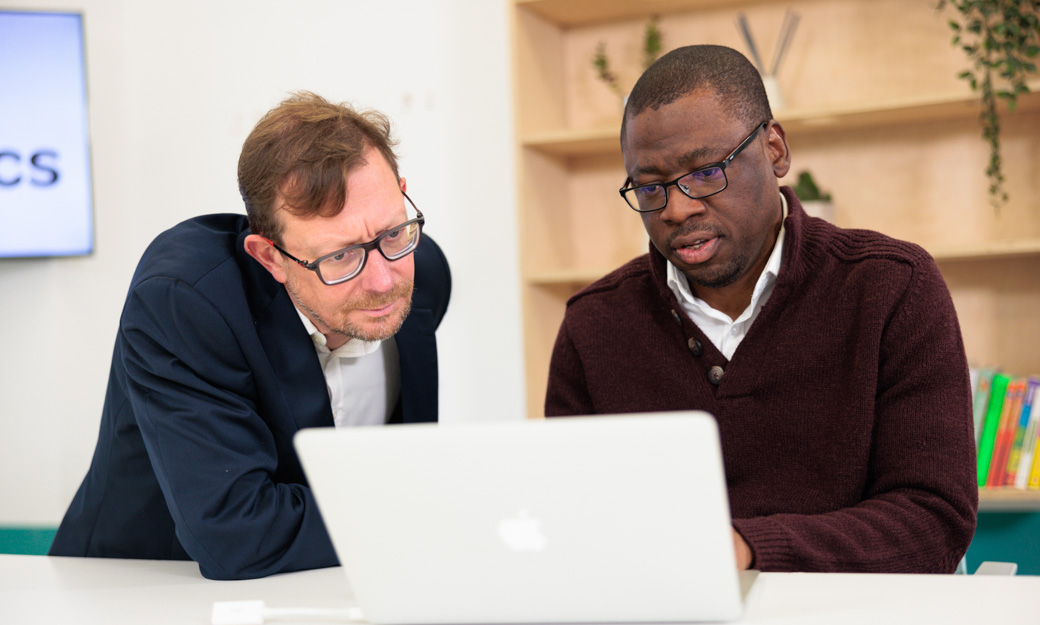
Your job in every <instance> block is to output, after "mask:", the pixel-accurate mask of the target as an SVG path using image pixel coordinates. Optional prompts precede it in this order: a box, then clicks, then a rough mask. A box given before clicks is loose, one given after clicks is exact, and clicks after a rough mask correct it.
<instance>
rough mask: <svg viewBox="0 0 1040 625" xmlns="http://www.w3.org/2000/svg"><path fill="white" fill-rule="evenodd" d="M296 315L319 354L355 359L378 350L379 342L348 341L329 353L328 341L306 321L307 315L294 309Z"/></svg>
mask: <svg viewBox="0 0 1040 625" xmlns="http://www.w3.org/2000/svg"><path fill="white" fill-rule="evenodd" d="M296 314H297V315H299V316H300V321H302V322H303V327H304V328H305V329H306V330H307V334H308V335H310V337H311V341H313V342H314V347H315V348H316V349H317V350H318V352H320V353H328V354H332V355H335V356H337V357H340V358H357V357H360V356H366V355H368V354H371V353H373V352H375V351H376V350H378V349H379V344H380V343H381V341H363V340H361V339H350V340H349V341H347V342H346V343H344V344H343V345H340V346H339V347H338V348H336V349H335V350H333V351H329V348H328V347H326V343H328V339H326V338H325V335H324V334H322V333H321V331H319V330H318V328H317V327H315V325H314V324H313V323H311V320H310V319H308V318H307V315H305V314H303V312H301V311H300V309H299V308H297V309H296Z"/></svg>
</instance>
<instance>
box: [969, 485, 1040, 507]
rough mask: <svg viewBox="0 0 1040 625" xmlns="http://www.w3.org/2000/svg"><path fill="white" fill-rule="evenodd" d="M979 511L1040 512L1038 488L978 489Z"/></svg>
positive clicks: (1039, 491) (1039, 492)
mask: <svg viewBox="0 0 1040 625" xmlns="http://www.w3.org/2000/svg"><path fill="white" fill-rule="evenodd" d="M979 511H980V512H1031V511H1033V512H1040V490H1021V489H1017V488H999V489H998V488H986V489H983V490H980V491H979Z"/></svg>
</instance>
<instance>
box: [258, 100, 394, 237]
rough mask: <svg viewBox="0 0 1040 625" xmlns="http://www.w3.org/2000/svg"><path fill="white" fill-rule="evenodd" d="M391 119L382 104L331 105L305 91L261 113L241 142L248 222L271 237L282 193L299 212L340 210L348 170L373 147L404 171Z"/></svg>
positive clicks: (291, 208)
mask: <svg viewBox="0 0 1040 625" xmlns="http://www.w3.org/2000/svg"><path fill="white" fill-rule="evenodd" d="M395 144H396V141H395V140H394V139H393V137H392V136H391V134H390V120H389V119H388V118H387V117H386V116H385V115H383V114H382V113H379V112H378V111H359V110H357V109H355V108H354V107H352V106H350V105H349V104H346V103H340V104H334V103H331V102H329V101H328V100H326V99H325V98H322V97H321V96H319V95H316V94H313V93H310V92H308V91H301V92H298V93H294V94H292V95H291V96H290V97H289V98H287V99H285V100H283V101H282V102H281V103H280V104H279V105H278V106H276V107H274V108H273V109H271V110H270V111H268V112H267V114H266V115H264V116H263V117H262V118H261V119H260V121H259V122H257V124H256V127H255V128H253V131H252V132H250V133H249V136H248V137H247V138H246V140H245V143H244V144H243V145H242V154H241V156H240V157H239V159H238V187H239V191H240V192H241V194H242V200H243V201H244V202H245V204H246V215H247V216H248V218H249V229H250V230H251V231H252V232H253V233H254V234H262V235H264V236H266V237H268V238H270V239H272V240H274V241H279V240H280V238H279V237H280V235H281V224H280V222H279V221H278V220H277V219H275V205H276V203H277V200H278V198H279V197H281V198H283V199H284V200H285V203H286V209H287V210H289V211H290V212H291V213H292V214H294V215H299V216H309V215H320V216H323V217H331V216H333V215H336V214H338V213H339V212H340V211H341V210H343V205H344V203H345V202H346V199H347V176H348V175H349V174H350V172H351V171H352V170H353V169H355V168H357V167H359V166H362V165H365V164H366V161H365V156H364V153H365V150H366V149H368V148H375V149H376V150H378V151H379V153H380V154H382V155H383V158H385V159H386V162H387V163H388V164H389V165H390V168H391V169H392V170H393V172H394V176H395V177H397V178H400V176H399V174H398V172H397V157H396V155H395V154H394V150H393V146H394V145H395Z"/></svg>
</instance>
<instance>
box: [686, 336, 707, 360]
mask: <svg viewBox="0 0 1040 625" xmlns="http://www.w3.org/2000/svg"><path fill="white" fill-rule="evenodd" d="M686 346H687V347H689V348H690V353H692V354H693V355H694V356H700V355H701V354H703V353H704V348H703V347H702V346H701V342H700V341H698V340H697V339H694V338H691V339H690V340H689V341H686Z"/></svg>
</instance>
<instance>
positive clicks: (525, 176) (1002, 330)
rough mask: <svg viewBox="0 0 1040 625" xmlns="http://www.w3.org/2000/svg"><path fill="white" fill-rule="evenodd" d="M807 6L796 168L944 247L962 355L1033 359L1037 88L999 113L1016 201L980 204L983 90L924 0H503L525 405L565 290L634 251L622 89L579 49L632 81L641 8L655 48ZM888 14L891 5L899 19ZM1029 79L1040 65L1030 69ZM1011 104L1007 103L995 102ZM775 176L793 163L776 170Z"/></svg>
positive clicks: (1006, 497)
mask: <svg viewBox="0 0 1040 625" xmlns="http://www.w3.org/2000/svg"><path fill="white" fill-rule="evenodd" d="M787 9H792V10H795V11H797V12H799V14H800V15H801V18H802V19H801V22H800V25H799V29H798V32H797V34H796V35H795V38H794V41H793V43H792V46H791V48H790V51H789V53H788V56H787V61H786V64H785V67H784V68H782V70H781V73H780V75H779V81H780V89H781V92H782V93H783V96H784V100H785V101H786V103H787V107H786V108H784V109H779V110H774V116H775V117H776V118H777V119H778V120H779V121H780V122H781V123H783V125H784V127H785V129H786V131H787V138H788V142H789V144H790V146H791V151H792V171H791V174H790V176H791V177H792V178H793V177H794V176H795V175H797V173H798V172H799V171H801V170H803V169H809V170H811V171H812V172H813V175H814V177H815V178H816V180H817V181H818V182H819V183H820V184H821V185H822V186H823V187H824V188H825V189H827V190H829V191H831V192H832V193H833V195H834V197H835V204H836V216H835V221H836V222H837V223H838V224H839V225H841V226H844V227H853V228H869V229H873V230H879V231H881V232H884V233H886V234H889V235H891V236H895V237H897V238H901V239H905V240H910V241H914V242H916V243H918V244H920V245H922V246H923V247H924V248H925V249H927V250H928V251H929V252H930V253H931V254H932V255H933V256H934V257H935V258H936V261H937V262H938V263H939V267H940V269H941V270H942V271H943V275H944V277H945V278H946V279H947V283H948V284H949V285H950V290H951V294H952V295H953V298H954V304H955V305H956V307H957V310H958V316H959V318H960V321H961V326H962V332H963V335H964V339H965V346H966V349H967V352H968V356H969V359H971V360H972V362H973V363H974V364H977V365H999V366H1001V367H1002V368H1003V369H1004V370H1005V371H1009V372H1013V373H1016V374H1019V375H1025V374H1032V373H1040V323H1038V322H1037V320H1038V319H1040V314H1038V311H1040V175H1038V174H1037V172H1040V93H1032V94H1028V95H1027V96H1025V97H1023V98H1021V99H1020V101H1019V106H1018V108H1017V110H1016V111H1015V112H1014V113H1012V114H1005V115H1004V116H1003V118H1002V120H1003V127H1002V147H1003V155H1004V167H1005V176H1006V179H1007V180H1006V186H1007V190H1008V192H1009V194H1010V196H1011V199H1010V202H1009V203H1008V204H1007V205H1006V206H1004V207H1002V208H1001V209H1000V210H999V211H997V210H995V209H994V208H992V207H991V206H990V205H989V197H988V194H987V181H986V179H985V176H984V174H983V171H984V169H985V165H986V161H987V160H988V156H989V155H988V147H987V146H986V144H985V143H984V142H983V140H982V138H981V129H980V127H979V125H978V121H977V118H978V112H979V104H978V102H977V99H976V98H975V97H974V96H973V95H972V94H971V93H970V91H969V90H968V88H967V86H966V85H965V84H964V83H963V81H961V80H958V79H957V78H956V75H957V73H958V72H960V71H961V70H962V69H964V67H965V65H966V61H965V58H964V56H963V54H962V53H961V51H960V50H959V49H957V48H954V47H953V46H952V45H951V44H950V36H949V32H948V26H947V24H946V17H945V16H943V15H942V14H939V13H937V12H936V10H935V6H934V2H932V1H931V0H784V1H783V2H781V1H780V0H744V1H739V2H731V3H719V2H709V1H707V0H641V1H640V2H633V1H631V0H603V1H600V0H514V4H513V9H512V13H513V59H514V64H513V68H514V78H515V93H516V103H515V115H516V118H515V119H516V137H517V139H516V150H517V166H518V177H517V181H518V195H519V216H518V223H519V228H520V229H519V239H520V240H519V243H520V245H519V247H520V249H521V250H522V252H521V253H522V258H521V273H522V281H523V302H524V315H523V316H524V332H525V336H524V343H525V358H526V372H527V387H528V393H527V398H528V411H529V414H530V416H532V417H537V416H540V415H541V410H542V405H543V402H544V392H545V385H546V380H547V376H548V362H549V358H550V355H551V351H552V344H553V341H554V339H555V336H556V331H557V329H558V328H559V323H560V321H561V320H562V318H563V311H564V308H565V305H566V300H567V298H569V297H570V296H571V295H572V294H573V293H574V292H576V291H577V290H578V289H580V288H581V287H582V286H584V285H586V284H588V283H590V282H592V281H594V280H596V279H598V278H599V277H601V276H603V275H604V274H606V273H607V272H609V271H611V270H613V269H615V268H616V267H618V266H619V265H621V264H622V263H624V262H626V261H627V260H629V259H631V258H633V257H634V256H637V255H639V254H642V253H645V251H646V248H647V238H646V234H645V231H644V230H643V228H642V224H641V222H640V220H639V218H638V216H637V215H636V214H635V213H634V212H632V211H630V210H629V209H628V208H627V207H626V206H625V205H624V203H623V202H622V200H621V198H620V197H619V196H618V194H617V189H618V187H620V185H621V183H622V182H623V180H624V178H625V175H624V167H623V162H622V158H621V149H620V140H619V130H620V119H621V103H620V102H619V100H618V98H617V97H616V96H615V95H614V94H613V93H611V92H610V91H609V89H608V88H607V87H606V86H604V85H603V84H601V83H600V82H598V80H597V79H596V78H595V75H594V72H593V70H592V67H591V58H592V54H593V51H594V50H595V47H596V45H597V44H598V43H599V42H604V43H605V44H606V45H607V49H608V51H609V53H610V54H611V60H612V67H613V69H614V71H615V73H617V74H618V75H619V76H620V77H621V80H622V83H626V82H627V84H628V85H629V86H630V85H631V83H633V82H634V81H635V79H636V78H637V77H638V75H639V73H640V71H641V70H640V68H639V67H638V59H639V45H640V41H641V37H642V32H643V28H644V25H645V23H646V20H647V19H648V18H649V17H650V16H652V15H656V16H659V25H660V28H661V30H662V31H663V32H664V37H665V48H666V49H668V48H671V47H675V46H678V45H685V44H687V43H716V44H722V45H728V46H731V47H733V48H737V49H743V48H744V46H743V43H742V41H741V39H740V38H739V35H738V32H737V30H736V27H735V25H734V23H735V19H736V15H737V12H738V11H740V12H743V13H744V14H745V15H747V17H748V19H749V22H750V23H751V27H752V30H753V31H754V32H755V34H756V36H759V37H760V42H761V46H762V47H764V48H766V50H767V55H768V52H769V51H771V50H772V45H773V40H772V39H770V37H771V36H775V33H776V32H777V31H778V30H779V25H780V22H781V20H782V17H783V13H784V11H785V10H787ZM893 16H898V18H899V19H893ZM1030 86H1031V88H1032V89H1033V90H1034V91H1037V92H1040V78H1038V79H1037V80H1033V81H1032V82H1031V83H1030ZM1005 113H1006V111H1005ZM782 182H784V183H786V182H787V180H784V181H782ZM982 497H983V502H984V503H983V509H1009V508H1014V509H1019V508H1024V509H1040V501H1038V499H1040V497H1037V496H1034V495H1032V494H1031V493H1028V492H1027V493H1024V494H1022V493H1004V492H1000V493H999V494H994V493H990V492H989V491H984V492H983V495H982Z"/></svg>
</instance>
